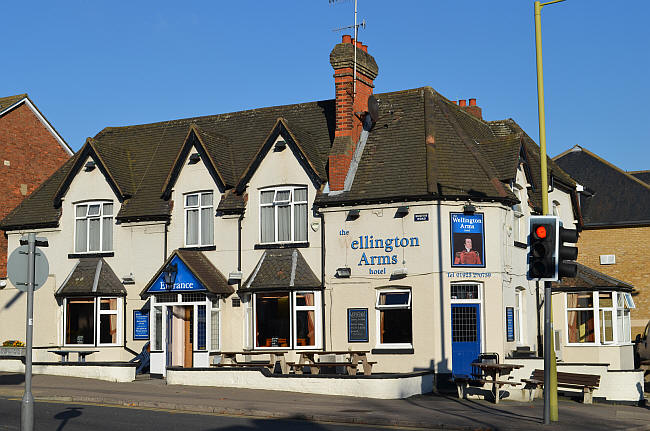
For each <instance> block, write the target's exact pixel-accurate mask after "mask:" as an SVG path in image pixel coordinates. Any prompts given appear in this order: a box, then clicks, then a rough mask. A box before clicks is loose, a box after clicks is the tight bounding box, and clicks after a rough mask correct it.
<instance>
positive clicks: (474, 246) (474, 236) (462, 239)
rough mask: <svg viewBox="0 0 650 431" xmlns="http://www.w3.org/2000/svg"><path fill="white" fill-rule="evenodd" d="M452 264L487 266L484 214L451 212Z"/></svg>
mask: <svg viewBox="0 0 650 431" xmlns="http://www.w3.org/2000/svg"><path fill="white" fill-rule="evenodd" d="M450 216H451V249H452V250H453V253H452V255H451V266H454V267H467V268H485V246H484V244H485V230H484V226H483V214H479V213H476V214H464V213H451V214H450Z"/></svg>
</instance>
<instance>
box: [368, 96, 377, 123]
mask: <svg viewBox="0 0 650 431" xmlns="http://www.w3.org/2000/svg"><path fill="white" fill-rule="evenodd" d="M368 113H369V114H370V118H372V124H375V123H376V122H377V120H379V102H378V101H377V98H376V97H375V96H374V95H372V94H371V95H370V96H369V97H368Z"/></svg>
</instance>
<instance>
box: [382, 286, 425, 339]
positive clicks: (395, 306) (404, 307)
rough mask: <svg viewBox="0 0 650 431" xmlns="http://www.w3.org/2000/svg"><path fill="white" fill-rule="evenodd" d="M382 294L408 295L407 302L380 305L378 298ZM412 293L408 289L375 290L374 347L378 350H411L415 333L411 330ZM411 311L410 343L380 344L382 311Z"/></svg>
mask: <svg viewBox="0 0 650 431" xmlns="http://www.w3.org/2000/svg"><path fill="white" fill-rule="evenodd" d="M383 293H408V301H407V303H406V304H393V305H380V304H379V298H381V295H382V294H383ZM412 300H413V292H412V289H410V288H401V289H400V288H388V289H377V293H376V299H375V334H376V339H375V345H376V347H377V348H378V349H412V348H413V337H414V335H415V331H414V330H413V305H412ZM396 309H402V310H411V342H410V343H382V342H381V312H382V310H396Z"/></svg>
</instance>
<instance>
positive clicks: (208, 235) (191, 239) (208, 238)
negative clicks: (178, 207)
mask: <svg viewBox="0 0 650 431" xmlns="http://www.w3.org/2000/svg"><path fill="white" fill-rule="evenodd" d="M212 211H213V204H212V192H203V193H192V194H189V195H185V245H186V246H203V245H212V243H213V237H214V233H213V231H214V224H213V219H212Z"/></svg>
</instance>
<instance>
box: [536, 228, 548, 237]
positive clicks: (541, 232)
mask: <svg viewBox="0 0 650 431" xmlns="http://www.w3.org/2000/svg"><path fill="white" fill-rule="evenodd" d="M535 235H536V236H537V238H539V239H544V238H546V226H537V227H536V228H535Z"/></svg>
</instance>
